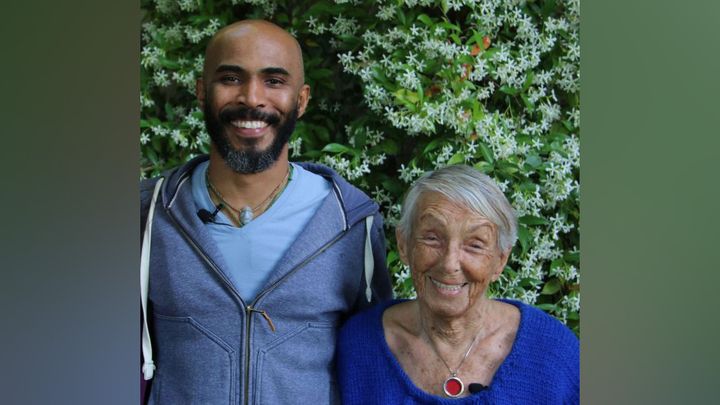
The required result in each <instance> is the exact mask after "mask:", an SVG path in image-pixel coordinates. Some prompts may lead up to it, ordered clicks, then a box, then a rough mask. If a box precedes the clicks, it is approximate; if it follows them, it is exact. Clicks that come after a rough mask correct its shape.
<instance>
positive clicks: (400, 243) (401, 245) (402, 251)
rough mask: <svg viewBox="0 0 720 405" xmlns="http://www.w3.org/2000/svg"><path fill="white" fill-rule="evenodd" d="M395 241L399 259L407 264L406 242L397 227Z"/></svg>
mask: <svg viewBox="0 0 720 405" xmlns="http://www.w3.org/2000/svg"><path fill="white" fill-rule="evenodd" d="M395 242H397V249H398V255H399V256H400V260H402V262H403V263H404V264H408V259H407V244H406V242H405V235H403V233H402V232H401V231H400V229H399V228H395Z"/></svg>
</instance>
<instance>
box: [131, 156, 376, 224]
mask: <svg viewBox="0 0 720 405" xmlns="http://www.w3.org/2000/svg"><path fill="white" fill-rule="evenodd" d="M208 159H209V156H208V155H200V156H197V157H195V158H193V159H192V160H190V161H188V162H187V163H185V164H184V165H182V166H180V167H178V168H175V169H170V170H168V171H165V172H163V174H162V175H161V176H162V177H165V182H164V184H163V186H162V190H161V194H162V201H163V206H164V207H165V208H170V207H172V205H173V203H174V200H175V198H176V197H177V192H178V189H179V188H180V186H181V185H182V184H183V183H184V182H186V181H188V180H189V179H190V176H191V174H192V172H193V170H194V169H195V167H197V165H198V164H200V163H202V162H204V161H206V160H208ZM296 164H298V165H300V166H302V167H303V168H304V169H305V170H307V171H310V172H312V173H315V174H317V175H319V176H322V177H324V178H325V179H327V180H328V181H330V182H331V184H332V186H333V192H335V194H336V195H337V197H338V200H339V201H340V204H341V206H342V210H343V213H344V216H345V218H344V219H345V229H348V228H350V227H352V226H353V225H355V224H356V223H358V222H359V221H361V220H364V219H365V218H366V217H368V216H370V215H374V214H376V213H378V211H379V206H378V204H377V203H376V202H374V201H373V200H371V199H370V198H369V197H368V196H367V195H366V194H365V193H363V192H362V191H360V190H359V189H358V188H357V187H355V186H353V185H352V184H350V183H348V182H347V180H345V179H344V178H342V177H341V176H340V175H339V174H338V173H337V172H335V171H334V170H333V169H331V168H329V167H327V166H325V165H322V164H318V163H306V162H304V163H296ZM154 183H155V182H154V181H152V180H145V181H143V182H142V183H141V186H140V189H141V193H148V192H152V188H153V185H154Z"/></svg>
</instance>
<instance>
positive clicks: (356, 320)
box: [340, 300, 403, 339]
mask: <svg viewBox="0 0 720 405" xmlns="http://www.w3.org/2000/svg"><path fill="white" fill-rule="evenodd" d="M402 302H403V301H402V300H389V301H383V302H380V303H378V304H377V305H374V306H372V307H370V308H366V309H364V310H362V311H360V312H358V313H357V314H355V315H353V316H351V317H350V318H349V319H348V320H347V321H346V322H345V323H344V324H343V326H342V327H341V328H340V339H359V338H360V337H362V338H366V337H367V336H368V335H370V334H373V333H376V332H377V331H378V330H382V318H383V314H384V313H385V312H386V311H387V310H390V309H393V308H394V307H395V306H397V305H399V304H401V303H402Z"/></svg>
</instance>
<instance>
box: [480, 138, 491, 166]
mask: <svg viewBox="0 0 720 405" xmlns="http://www.w3.org/2000/svg"><path fill="white" fill-rule="evenodd" d="M478 146H480V153H482V155H483V157H484V158H485V161H486V162H488V163H490V164H492V163H494V162H495V159H493V154H492V151H491V150H490V148H488V147H487V145H485V144H484V143H481V144H480V145H478Z"/></svg>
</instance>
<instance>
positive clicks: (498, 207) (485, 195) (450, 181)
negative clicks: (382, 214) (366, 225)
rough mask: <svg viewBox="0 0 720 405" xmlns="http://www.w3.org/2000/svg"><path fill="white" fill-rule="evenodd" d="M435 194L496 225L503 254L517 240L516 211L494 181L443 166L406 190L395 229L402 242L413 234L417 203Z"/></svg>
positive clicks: (469, 169) (466, 168)
mask: <svg viewBox="0 0 720 405" xmlns="http://www.w3.org/2000/svg"><path fill="white" fill-rule="evenodd" d="M431 191H432V192H437V193H440V194H442V195H443V196H445V198H447V199H448V200H450V201H452V202H454V203H456V204H459V205H461V206H464V207H467V208H468V209H470V210H471V211H473V212H475V213H477V214H478V215H480V216H482V217H485V218H487V219H488V220H489V221H490V222H492V223H493V224H495V226H496V227H497V230H498V246H499V247H500V250H502V251H503V252H506V251H508V250H510V249H511V248H512V247H513V245H515V241H516V240H517V217H516V215H515V210H513V208H512V206H511V205H510V203H509V202H508V200H507V198H505V195H504V194H503V192H502V191H500V188H498V186H497V184H496V183H495V181H494V180H493V179H491V178H490V177H488V176H487V175H485V174H483V173H481V172H479V171H477V170H475V169H474V168H472V167H469V166H466V165H452V166H446V167H444V168H442V169H439V170H436V171H432V172H427V173H425V174H424V175H423V176H422V177H420V178H419V179H418V180H417V181H416V182H415V183H414V184H413V185H412V186H411V187H410V190H408V193H407V195H406V197H405V201H404V203H403V208H402V214H401V216H400V222H399V223H398V229H399V230H400V232H401V233H402V235H403V238H405V240H406V241H407V240H409V239H410V237H411V235H412V232H413V221H414V220H415V216H416V213H415V211H416V209H417V203H418V201H419V200H420V197H421V196H422V195H423V194H424V193H426V192H431Z"/></svg>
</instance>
